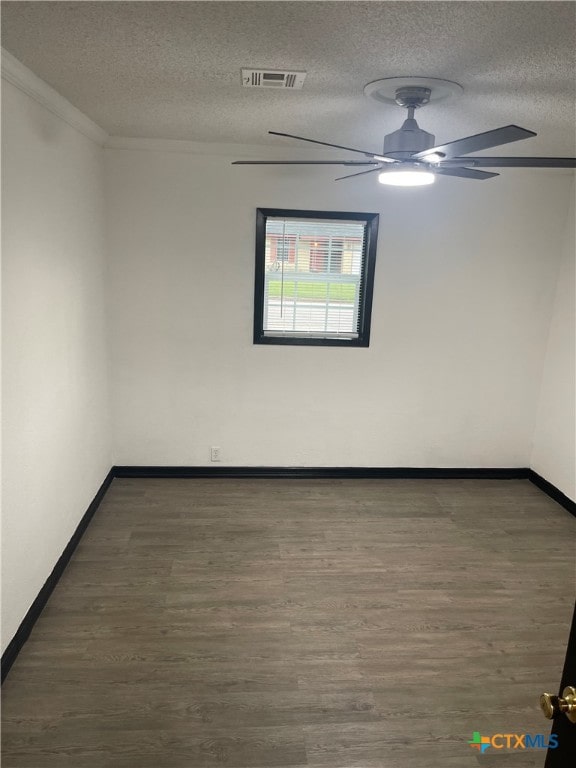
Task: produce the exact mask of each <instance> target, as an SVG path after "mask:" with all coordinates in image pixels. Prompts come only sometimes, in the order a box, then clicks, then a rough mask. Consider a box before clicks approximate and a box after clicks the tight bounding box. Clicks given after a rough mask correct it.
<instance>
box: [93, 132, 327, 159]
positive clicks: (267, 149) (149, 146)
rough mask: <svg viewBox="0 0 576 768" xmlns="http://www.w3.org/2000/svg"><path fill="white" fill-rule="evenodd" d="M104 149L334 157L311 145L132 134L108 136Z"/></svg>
mask: <svg viewBox="0 0 576 768" xmlns="http://www.w3.org/2000/svg"><path fill="white" fill-rule="evenodd" d="M104 149H122V150H128V151H133V152H175V153H179V154H185V155H205V156H209V155H216V156H218V157H225V158H234V159H235V160H258V159H260V160H266V159H268V158H269V159H275V158H278V157H283V158H284V159H286V160H290V159H298V158H304V159H310V160H323V159H325V160H333V159H334V156H333V155H332V154H329V153H328V152H322V151H321V150H320V151H319V150H318V149H309V148H307V147H299V146H295V147H290V146H283V145H281V144H278V145H277V146H275V145H271V144H231V143H225V142H223V143H222V144H220V143H217V142H207V141H190V140H187V139H145V138H137V137H130V136H108V138H107V139H106V142H105V143H104Z"/></svg>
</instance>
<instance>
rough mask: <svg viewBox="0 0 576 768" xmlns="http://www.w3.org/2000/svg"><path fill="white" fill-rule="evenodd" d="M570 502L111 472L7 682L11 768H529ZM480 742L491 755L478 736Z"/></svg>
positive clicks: (569, 571)
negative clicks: (514, 745)
mask: <svg viewBox="0 0 576 768" xmlns="http://www.w3.org/2000/svg"><path fill="white" fill-rule="evenodd" d="M573 545H574V519H573V518H572V517H571V516H570V515H569V514H568V513H567V512H566V511H565V510H564V509H562V508H561V507H560V506H558V505H557V504H556V503H555V502H553V501H551V500H550V499H549V498H548V497H547V496H545V495H544V494H543V493H542V492H541V491H540V490H538V489H537V488H536V487H535V486H534V485H532V484H531V483H529V482H528V481H523V480H514V481H491V480H449V481H448V480H413V481H405V480H350V481H345V480H247V479H246V480H223V479H219V480H212V479H210V480H208V479H206V480H199V479H194V480H131V479H130V480H129V479H125V480H118V479H117V480H115V481H114V483H113V485H112V487H111V488H110V490H109V491H108V493H107V495H106V497H105V500H104V502H103V503H102V505H101V507H100V509H99V510H98V512H97V513H96V516H95V518H94V519H93V521H92V523H91V525H90V527H89V529H88V531H87V533H86V534H85V536H84V539H83V540H82V542H81V544H80V545H79V547H78V549H77V551H76V553H75V555H74V558H73V560H72V561H71V563H70V565H69V566H68V568H67V570H66V572H65V574H64V576H63V577H62V579H61V581H60V583H59V584H58V586H57V588H56V590H55V591H54V593H53V595H52V597H51V598H50V601H49V603H48V605H47V607H46V609H45V610H44V613H43V614H42V616H41V617H40V619H39V621H38V622H37V624H36V626H35V628H34V630H33V633H32V635H31V637H30V640H29V641H28V643H27V644H26V646H25V647H24V649H23V651H22V652H21V654H20V656H19V658H18V659H17V660H16V663H15V664H14V666H13V668H12V671H11V672H10V674H9V676H8V678H7V681H6V683H5V685H4V687H3V756H2V766H3V768H52V767H54V768H218V767H220V766H226V767H227V768H252V767H254V768H256V767H257V768H299V767H301V766H310V767H312V768H467V767H468V766H472V767H473V766H478V765H483V766H518V767H520V766H522V768H531V767H533V766H534V767H536V766H537V767H538V768H541V766H543V764H544V751H542V750H530V751H522V752H519V751H514V750H510V751H508V750H505V749H504V750H501V751H500V752H498V753H496V752H495V750H493V749H489V750H488V751H487V752H486V754H485V755H483V756H482V757H480V756H479V754H478V752H477V750H474V749H472V748H471V747H470V746H469V745H468V741H469V740H470V739H471V738H472V733H473V731H480V732H481V733H483V734H487V735H490V734H493V733H497V732H499V733H526V732H528V733H545V734H547V733H549V731H550V727H549V723H548V721H546V720H545V719H544V717H543V715H542V714H541V712H540V710H539V708H538V697H539V695H540V693H541V692H543V691H544V690H551V691H555V690H556V689H557V687H558V684H559V680H560V674H561V671H562V665H563V660H564V650H565V644H566V640H567V635H568V628H569V623H570V619H571V615H572V607H573V602H572V601H573V599H574V595H573V591H574V546H573ZM491 753H493V754H491Z"/></svg>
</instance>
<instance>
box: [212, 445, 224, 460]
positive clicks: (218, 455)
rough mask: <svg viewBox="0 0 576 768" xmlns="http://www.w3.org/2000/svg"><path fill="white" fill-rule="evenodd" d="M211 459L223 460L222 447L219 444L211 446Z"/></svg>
mask: <svg viewBox="0 0 576 768" xmlns="http://www.w3.org/2000/svg"><path fill="white" fill-rule="evenodd" d="M210 461H222V448H220V446H219V445H213V446H212V448H210Z"/></svg>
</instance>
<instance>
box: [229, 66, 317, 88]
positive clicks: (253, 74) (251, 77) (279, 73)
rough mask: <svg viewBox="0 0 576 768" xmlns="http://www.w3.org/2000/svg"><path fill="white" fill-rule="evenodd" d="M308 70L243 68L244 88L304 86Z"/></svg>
mask: <svg viewBox="0 0 576 768" xmlns="http://www.w3.org/2000/svg"><path fill="white" fill-rule="evenodd" d="M305 77H306V72H287V71H286V70H279V69H243V70H242V85H243V86H244V88H292V89H299V88H302V85H303V84H304V78H305Z"/></svg>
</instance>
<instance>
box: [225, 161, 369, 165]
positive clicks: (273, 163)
mask: <svg viewBox="0 0 576 768" xmlns="http://www.w3.org/2000/svg"><path fill="white" fill-rule="evenodd" d="M232 165H378V166H379V165H380V163H377V162H376V161H374V160H234V162H233V163H232Z"/></svg>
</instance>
